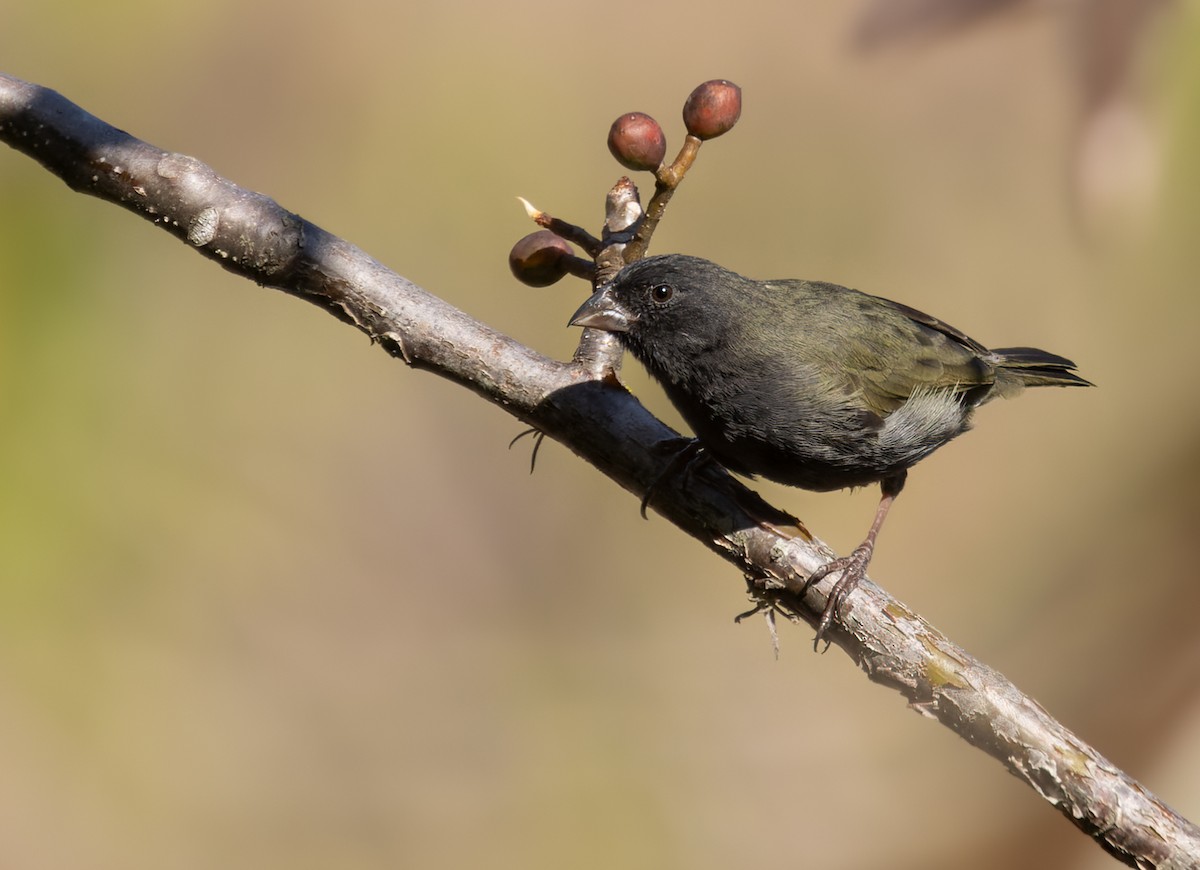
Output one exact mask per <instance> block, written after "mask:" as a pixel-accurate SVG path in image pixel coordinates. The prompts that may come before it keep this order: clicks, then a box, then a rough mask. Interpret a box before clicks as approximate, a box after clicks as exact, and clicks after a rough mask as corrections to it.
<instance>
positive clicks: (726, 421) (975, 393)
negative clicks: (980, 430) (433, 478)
mask: <svg viewBox="0 0 1200 870" xmlns="http://www.w3.org/2000/svg"><path fill="white" fill-rule="evenodd" d="M571 324H572V325H573V326H587V327H593V328H596V329H603V330H607V331H609V332H613V333H616V334H617V335H618V337H619V338H620V341H621V343H622V344H623V345H624V347H625V348H626V349H627V350H628V351H629V352H630V353H632V354H633V355H634V356H635V357H636V358H637V359H638V361H639V362H641V363H642V365H644V366H645V367H646V369H647V370H649V372H650V374H651V375H653V376H654V378H655V379H656V380H658V382H659V383H661V384H662V386H663V389H664V390H666V393H667V396H668V397H669V398H670V399H671V401H672V402H673V403H674V405H675V407H676V408H678V409H679V413H680V414H682V415H683V418H684V419H685V420H686V421H687V423H688V425H689V426H691V428H692V430H693V431H694V432H695V434H696V437H697V438H698V439H699V443H700V446H701V447H702V448H703V450H704V451H705V452H706V453H707V454H708V455H709V456H711V457H712V458H713V459H716V460H717V461H718V462H720V463H721V464H722V465H723V466H725V467H726V468H727V469H729V470H730V471H734V472H737V473H738V474H742V475H746V476H748V477H754V476H756V475H762V476H763V477H766V478H769V479H770V480H774V481H777V482H779V483H784V484H789V485H791V486H798V487H801V488H803V489H810V490H818V491H825V490H834V489H842V488H844V487H853V486H863V485H865V484H868V483H875V482H878V483H879V484H880V486H881V488H882V491H883V496H882V498H881V500H880V502H879V507H878V509H877V511H876V514H875V520H874V522H873V523H872V525H871V529H870V531H869V532H868V533H867V537H866V539H865V540H864V541H863V543H862V544H861V545H860V546H859V547H857V548H856V549H855V550H854V551H853V552H852V553H851V554H850V555H849V556H843V557H840V558H837V559H834V560H833V561H831V562H829V563H828V564H826V565H824V566H823V567H822V568H820V569H818V570H817V571H816V572H815V573H814V574H813V575H812V576H811V577H810V578H809V580H808V583H810V584H811V583H814V582H816V581H818V580H820V579H821V578H822V577H824V576H826V575H827V574H830V573H833V572H835V571H840V572H841V577H840V578H839V580H838V582H837V583H836V585H835V586H834V589H833V591H832V592H831V594H830V596H829V599H828V605H827V607H826V609H825V613H824V614H823V616H822V619H821V624H820V626H819V628H818V636H820V635H821V634H823V633H824V631H825V629H826V628H827V627H828V625H829V622H830V620H831V619H832V618H833V614H834V613H835V612H836V608H837V606H838V604H839V602H840V601H841V599H842V598H843V597H844V596H845V594H846V593H847V592H849V591H850V590H851V589H852V588H853V587H854V585H855V584H856V583H857V582H858V581H859V580H860V579H861V578H862V576H863V574H864V573H865V571H866V567H867V564H868V563H869V562H870V560H871V555H872V552H873V550H874V547H875V538H876V536H877V534H878V533H879V529H880V527H881V526H882V525H883V521H884V519H885V517H886V516H887V512H888V509H889V508H890V507H891V504H892V501H893V500H894V499H895V498H896V496H897V495H898V494H899V493H900V490H901V489H902V488H903V486H904V480H905V477H906V475H907V473H908V469H909V467H910V466H912V465H913V464H915V463H917V462H919V461H920V460H922V459H924V458H925V457H926V456H928V455H929V454H930V453H932V452H933V451H934V450H937V449H938V448H939V447H941V446H942V445H943V444H945V443H946V442H948V441H950V439H952V438H954V437H956V436H958V435H960V434H962V433H963V432H965V431H966V430H967V429H968V428H969V427H970V425H971V415H972V413H973V412H974V410H975V408H977V407H978V406H979V405H982V404H983V403H984V402H987V401H989V400H991V399H993V398H996V397H997V396H1003V397H1006V398H1007V397H1011V396H1015V395H1016V394H1017V393H1019V392H1021V390H1022V389H1024V388H1025V387H1046V386H1053V387H1082V386H1090V384H1089V383H1088V382H1087V381H1085V380H1084V379H1083V378H1081V377H1079V376H1078V375H1076V374H1075V373H1074V369H1075V364H1074V363H1073V362H1071V361H1070V360H1069V359H1065V358H1063V357H1061V356H1057V355H1055V354H1052V353H1048V352H1046V351H1043V350H1038V349H1036V348H1030V347H1010V348H998V349H996V350H989V349H988V348H986V347H984V346H983V345H982V344H980V343H979V342H977V341H975V340H974V339H972V338H970V337H969V336H967V335H965V334H964V333H962V332H959V331H958V330H957V329H955V328H954V327H952V326H950V325H948V324H945V323H943V322H941V321H940V320H938V319H937V318H935V317H930V316H929V315H927V314H924V313H922V312H920V311H917V310H916V309H914V308H909V307H908V306H907V305H902V304H900V303H898V302H891V301H889V300H887V299H883V298H880V297H878V296H869V295H867V294H865V293H860V292H859V291H857V290H851V289H849V288H846V287H840V286H838V285H837V284H829V283H825V282H821V281H799V280H773V281H756V280H752V279H750V278H745V277H743V276H741V275H738V274H737V273H735V272H731V271H729V270H728V269H724V268H722V267H721V266H718V265H717V264H716V263H712V262H709V261H708V260H703V259H700V258H698V257H688V256H683V255H680V254H667V255H664V256H657V257H649V258H647V259H644V260H639V261H638V262H635V263H633V264H631V265H629V266H627V267H626V268H624V269H622V270H621V272H620V273H619V274H618V275H617V276H616V278H615V279H613V281H611V282H610V283H609V284H606V285H605V286H603V287H601V288H600V289H599V290H597V291H596V293H595V294H593V295H592V297H591V298H590V299H588V300H587V302H585V303H584V304H583V306H582V307H581V308H580V309H579V310H578V311H577V312H575V315H574V316H573V317H572V318H571Z"/></svg>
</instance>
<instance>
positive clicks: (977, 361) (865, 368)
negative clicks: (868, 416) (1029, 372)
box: [847, 297, 995, 417]
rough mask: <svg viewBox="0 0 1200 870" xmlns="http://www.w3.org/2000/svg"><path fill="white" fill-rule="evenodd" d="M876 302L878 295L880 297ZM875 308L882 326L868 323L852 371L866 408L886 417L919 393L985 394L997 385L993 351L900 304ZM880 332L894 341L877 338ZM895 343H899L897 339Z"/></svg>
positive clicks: (857, 345) (886, 302)
mask: <svg viewBox="0 0 1200 870" xmlns="http://www.w3.org/2000/svg"><path fill="white" fill-rule="evenodd" d="M876 298H877V297H876ZM878 302H880V303H884V304H882V305H877V306H876V307H875V308H874V313H875V314H877V315H878V319H879V320H881V321H882V322H869V321H865V322H864V323H865V325H864V327H863V333H862V335H861V336H860V340H859V341H855V342H852V343H850V346H852V347H853V348H854V351H853V353H854V355H855V358H854V359H852V360H849V361H848V362H849V363H850V365H848V366H847V373H848V375H849V378H850V380H851V382H852V383H853V386H854V387H855V388H856V389H857V390H858V391H860V392H861V394H862V396H863V398H864V399H865V401H866V403H867V405H869V406H870V408H871V409H872V410H873V411H874V412H875V413H877V414H879V416H880V417H886V416H887V415H888V414H890V413H891V412H892V411H894V410H896V409H897V408H898V407H900V406H901V405H902V404H904V403H905V402H906V401H908V399H909V398H910V397H911V396H912V395H913V393H915V392H918V391H929V390H945V389H949V390H953V391H954V392H959V393H969V392H971V391H980V390H981V389H982V390H986V389H987V388H988V387H990V386H991V384H992V383H993V382H994V381H995V369H994V367H993V366H992V365H991V364H990V363H989V362H988V361H987V357H988V356H989V351H988V349H987V348H986V347H984V346H983V345H981V344H980V343H979V342H977V341H975V340H974V339H973V338H971V337H970V336H968V335H966V334H965V333H963V332H960V331H959V330H957V329H955V328H954V327H953V326H950V325H949V324H947V323H943V322H942V321H940V320H938V319H937V318H935V317H931V316H929V315H928V314H925V313H924V312H922V311H918V310H917V309H915V308H910V307H909V306H907V305H903V304H901V303H899V302H892V301H890V300H887V299H878ZM881 328H882V329H883V330H886V331H887V333H890V335H888V336H887V338H888V339H890V340H876V339H875V338H874V336H876V335H879V334H880V330H881ZM896 339H900V340H899V341H897V340H896Z"/></svg>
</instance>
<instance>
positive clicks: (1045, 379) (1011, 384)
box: [992, 347, 1092, 395]
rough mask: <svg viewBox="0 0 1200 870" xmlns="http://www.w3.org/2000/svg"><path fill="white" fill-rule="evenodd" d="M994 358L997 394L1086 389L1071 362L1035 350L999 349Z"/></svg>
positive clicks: (1086, 383) (1089, 382) (1084, 381)
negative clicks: (1024, 390) (1037, 388)
mask: <svg viewBox="0 0 1200 870" xmlns="http://www.w3.org/2000/svg"><path fill="white" fill-rule="evenodd" d="M992 353H993V354H994V355H995V356H996V357H997V358H998V359H996V361H995V362H996V386H997V387H999V391H1000V394H1001V395H1012V394H1014V393H1017V392H1020V390H1021V389H1022V388H1023V387H1090V386H1092V383H1091V381H1086V380H1084V379H1083V378H1081V377H1079V375H1077V374H1075V363H1073V362H1071V361H1070V360H1069V359H1067V358H1066V357H1062V356H1059V355H1058V354H1054V353H1049V352H1047V351H1044V350H1038V349H1037V348H1036V347H1000V348H996V349H995V350H993V351H992Z"/></svg>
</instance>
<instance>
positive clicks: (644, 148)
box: [608, 112, 667, 172]
mask: <svg viewBox="0 0 1200 870" xmlns="http://www.w3.org/2000/svg"><path fill="white" fill-rule="evenodd" d="M608 150H609V151H611V152H612V156H613V157H615V158H617V162H618V163H620V164H621V165H622V166H624V167H625V168H626V169H633V170H640V169H644V170H646V171H648V172H653V171H654V170H656V169H658V166H659V164H660V163H662V162H663V158H664V157H666V156H667V137H666V136H664V135H663V131H662V127H660V126H659V125H658V121H655V120H654V119H653V118H651V117H650V116H649V115H647V114H645V113H643V112H628V113H627V114H624V115H622V116H621V117H619V118H617V120H615V121H613V124H612V127H610V128H609V130H608Z"/></svg>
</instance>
